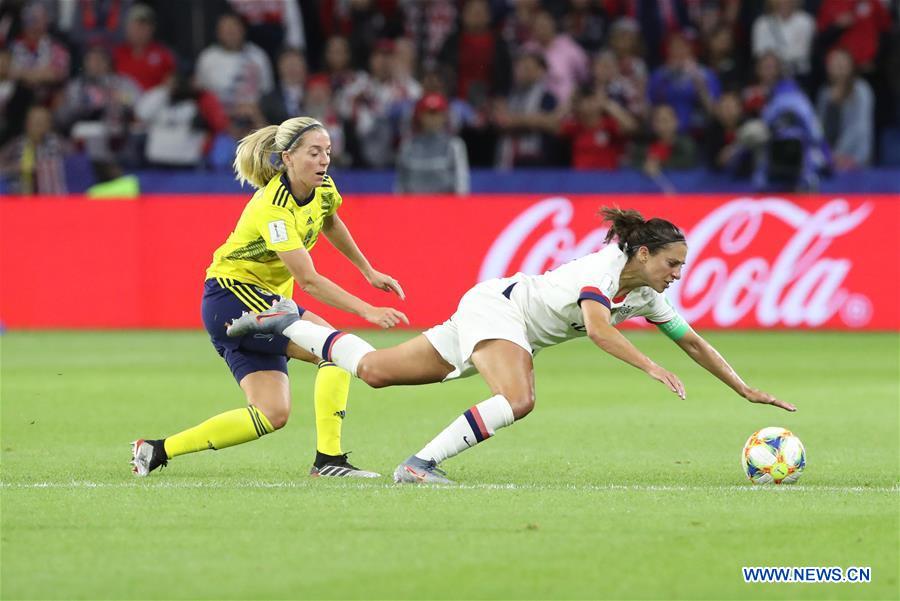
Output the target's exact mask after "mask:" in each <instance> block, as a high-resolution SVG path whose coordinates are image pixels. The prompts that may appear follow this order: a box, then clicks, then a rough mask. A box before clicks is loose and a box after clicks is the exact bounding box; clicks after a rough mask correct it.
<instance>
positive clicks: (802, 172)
mask: <svg viewBox="0 0 900 601" xmlns="http://www.w3.org/2000/svg"><path fill="white" fill-rule="evenodd" d="M756 72H757V77H758V78H759V85H758V86H757V87H756V88H754V89H753V96H755V98H754V97H751V99H752V101H753V105H752V106H753V108H754V109H755V108H756V106H755V105H757V104H760V103H761V104H762V106H761V109H760V110H759V117H760V119H761V125H760V123H759V122H758V121H754V122H751V123H747V124H745V125H744V126H743V127H742V134H741V137H742V138H743V144H745V145H746V146H748V147H751V148H752V147H754V146H755V147H756V150H755V152H754V154H755V168H754V174H753V178H754V185H755V186H756V187H757V188H760V189H761V188H766V187H770V186H771V185H773V184H777V185H778V186H779V187H786V189H788V190H810V189H815V188H816V187H817V186H818V181H819V176H820V174H822V173H823V172H825V170H827V169H828V168H829V167H830V157H829V151H828V146H827V143H826V142H825V139H824V136H823V133H822V127H821V124H820V123H819V120H818V118H817V117H816V113H815V109H813V106H812V103H811V102H810V101H809V98H808V97H807V96H806V94H805V93H804V92H803V90H801V89H800V87H799V86H798V85H797V83H796V82H795V81H794V79H793V78H792V77H790V76H788V75H786V74H785V73H784V71H783V69H782V66H781V61H780V59H779V58H778V56H777V55H776V54H775V53H774V52H768V53H765V54H763V56H761V57H760V58H759V59H758V60H757V67H756ZM745 130H746V131H749V132H752V133H749V134H747V133H746V132H745Z"/></svg>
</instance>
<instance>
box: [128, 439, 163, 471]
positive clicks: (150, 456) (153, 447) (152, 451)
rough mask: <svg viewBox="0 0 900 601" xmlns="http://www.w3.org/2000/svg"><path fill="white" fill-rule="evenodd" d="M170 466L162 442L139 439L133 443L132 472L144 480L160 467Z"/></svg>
mask: <svg viewBox="0 0 900 601" xmlns="http://www.w3.org/2000/svg"><path fill="white" fill-rule="evenodd" d="M168 464H169V458H168V457H167V456H166V447H165V444H164V443H163V441H162V440H144V439H138V440H135V441H134V442H132V443H131V471H132V472H133V473H134V475H135V476H139V477H141V478H143V477H144V476H147V475H149V474H150V472H152V471H153V470H155V469H156V468H158V467H165V466H167V465H168Z"/></svg>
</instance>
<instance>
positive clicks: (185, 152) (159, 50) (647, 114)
mask: <svg viewBox="0 0 900 601" xmlns="http://www.w3.org/2000/svg"><path fill="white" fill-rule="evenodd" d="M898 22H900V0H805V1H804V0H719V1H709V0H443V1H437V0H434V1H431V0H155V1H152V0H145V1H137V0H29V1H24V0H23V1H17V0H4V1H2V2H0V109H2V116H3V117H2V121H0V173H2V175H3V177H4V178H5V179H6V181H7V184H8V186H7V188H8V189H9V190H11V191H14V192H17V193H21V194H36V193H39V194H56V193H65V191H66V180H65V173H64V171H65V160H66V157H68V156H70V155H71V154H72V153H78V154H80V155H82V156H85V157H87V159H88V160H89V163H90V165H91V167H92V169H93V171H94V176H95V178H96V180H97V181H101V182H102V181H107V180H113V179H115V178H117V177H119V176H121V175H122V174H123V173H125V172H128V171H131V170H135V169H141V168H172V169H184V168H188V169H211V170H223V171H225V170H228V169H229V168H230V164H231V161H232V159H233V156H234V149H235V144H236V141H237V140H239V139H240V138H241V137H242V136H244V135H245V134H247V133H249V132H250V131H252V130H254V129H256V128H259V127H261V126H263V125H266V124H269V123H279V122H281V121H283V120H284V119H286V118H288V117H291V116H297V115H311V116H313V117H315V118H317V119H318V120H320V121H321V122H322V123H323V124H324V125H325V127H327V129H328V131H329V132H330V134H331V139H332V144H333V161H334V163H335V164H336V165H338V166H341V167H352V168H359V169H396V170H397V189H398V191H400V192H456V193H465V192H466V191H467V190H468V172H469V166H476V167H490V168H496V169H513V168H528V167H570V168H573V169H596V170H612V169H618V168H620V167H634V168H636V169H640V170H643V172H644V173H646V174H647V176H648V177H651V178H654V179H656V180H658V181H659V182H660V185H661V186H663V187H665V185H666V176H665V173H666V172H667V171H669V170H677V169H691V168H696V167H706V168H708V169H711V170H715V171H720V172H723V173H726V174H730V175H731V176H733V177H735V178H746V179H748V180H749V181H752V182H753V184H754V185H756V186H759V187H764V186H766V185H770V184H771V183H772V182H777V181H782V182H786V184H785V185H787V186H788V187H789V188H791V189H798V190H799V189H814V188H815V186H816V183H817V181H818V180H819V178H821V177H825V176H827V175H828V174H829V173H831V172H835V171H847V170H854V169H859V168H863V167H866V166H869V165H873V164H898V161H900V149H898V148H896V147H895V145H893V144H888V143H883V142H885V141H886V140H888V139H893V140H895V141H898V140H900V136H898V135H897V132H898V131H900V29H898ZM890 136H894V137H893V138H890ZM882 137H884V140H882Z"/></svg>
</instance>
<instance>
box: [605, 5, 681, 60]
mask: <svg viewBox="0 0 900 601" xmlns="http://www.w3.org/2000/svg"><path fill="white" fill-rule="evenodd" d="M689 2H693V0H612V2H611V3H612V4H618V5H622V4H624V5H626V6H625V8H624V10H623V9H621V8H620V9H619V12H621V13H623V14H626V15H628V16H629V17H630V18H633V19H634V22H635V26H636V27H635V30H636V31H639V32H640V36H641V41H642V42H643V45H644V55H643V56H644V58H645V59H646V60H647V63H648V64H649V65H650V67H651V68H653V67H656V66H658V65H660V64H661V63H662V62H663V59H664V52H663V49H664V48H665V46H666V45H667V44H668V42H669V37H670V36H671V35H673V34H676V33H679V32H683V31H685V30H686V29H688V27H689V25H690V24H691V23H690V16H689V11H688V3H689Z"/></svg>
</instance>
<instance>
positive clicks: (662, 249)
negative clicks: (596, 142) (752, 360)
mask: <svg viewBox="0 0 900 601" xmlns="http://www.w3.org/2000/svg"><path fill="white" fill-rule="evenodd" d="M673 123H674V115H673ZM601 215H602V217H603V220H604V221H605V222H608V223H609V228H608V233H607V235H606V238H605V240H604V242H605V243H606V244H607V246H606V247H605V248H603V249H602V250H600V251H599V252H596V253H591V254H588V255H586V256H582V257H578V258H575V259H573V260H570V261H568V262H567V263H565V264H563V265H561V266H559V267H557V268H555V269H552V270H550V271H548V272H546V273H544V274H542V275H523V274H516V275H515V276H512V277H508V278H497V279H491V280H487V281H485V282H482V283H480V284H477V285H476V286H475V287H473V288H471V289H469V291H468V292H466V294H465V295H463V297H462V299H460V301H459V307H458V308H457V310H456V312H455V313H454V314H453V316H452V317H451V319H449V320H447V321H446V322H444V323H443V324H441V325H438V326H435V327H434V328H431V329H429V330H427V331H425V332H424V333H423V334H420V335H418V336H417V337H416V338H413V339H412V340H409V341H407V342H404V343H402V344H400V345H398V346H394V347H391V348H387V349H379V350H375V349H374V348H373V347H372V346H371V345H370V344H369V343H368V342H366V341H365V340H363V339H361V338H359V337H358V336H355V335H353V334H347V333H344V332H340V331H338V330H334V329H333V328H331V327H322V326H320V325H318V324H316V323H314V322H311V321H310V320H302V319H301V315H302V311H301V310H299V308H298V307H297V305H296V303H294V301H292V300H290V299H288V298H285V299H282V300H280V301H278V302H277V303H275V305H273V307H271V308H270V309H267V310H266V311H263V312H262V313H261V314H260V315H253V314H251V315H244V316H242V317H240V318H238V319H237V320H235V321H234V322H233V323H232V325H231V326H230V327H229V328H228V335H229V336H233V337H236V338H237V337H241V336H244V337H250V336H252V335H258V334H274V335H284V336H287V337H288V338H290V340H291V342H293V343H294V344H296V345H297V346H298V347H300V348H303V349H305V350H307V351H317V352H322V351H321V350H320V349H327V351H325V352H324V355H325V357H323V358H324V359H325V360H327V361H333V362H334V363H335V364H337V365H338V366H340V367H341V368H343V369H346V370H347V371H349V372H350V373H351V374H353V375H355V376H357V377H358V378H360V379H361V380H363V381H364V382H365V383H367V384H368V385H369V386H372V387H373V388H383V387H386V386H395V385H404V384H405V385H409V384H427V383H434V382H446V381H449V380H454V379H457V378H464V377H467V376H471V375H474V374H475V373H479V374H480V375H481V376H482V378H484V380H485V382H486V383H487V385H488V388H489V389H490V391H491V393H490V394H491V395H492V396H491V397H490V398H488V399H487V400H484V401H482V402H480V403H478V404H477V405H475V406H473V407H471V408H470V409H469V410H467V411H466V412H465V413H464V414H463V415H460V416H459V417H458V418H456V419H455V420H454V421H453V422H452V423H451V424H450V425H449V426H447V428H445V429H444V430H443V431H442V432H441V433H439V434H438V435H437V436H435V437H434V438H433V439H432V440H431V441H430V442H429V443H428V444H426V445H425V447H423V448H422V449H421V450H420V451H418V452H417V453H416V454H414V455H411V456H410V457H409V458H407V459H406V460H405V461H403V462H402V463H401V464H400V465H398V466H397V468H396V469H395V470H394V481H395V482H398V483H410V484H453V482H452V481H451V480H450V479H448V478H447V477H446V474H445V472H444V471H443V470H441V469H440V468H438V467H437V466H438V465H439V464H440V463H442V462H443V461H444V460H446V459H449V458H450V457H453V456H455V455H458V454H459V453H461V452H463V451H465V450H467V449H469V448H471V447H473V446H476V445H477V444H478V443H479V442H483V441H484V440H487V439H488V438H490V437H491V436H493V435H494V434H495V433H496V431H497V430H499V429H500V428H504V427H507V426H511V425H512V424H513V423H514V422H515V421H517V420H521V419H522V418H524V417H525V416H527V415H528V414H529V413H531V411H532V410H533V409H534V406H535V384H534V356H535V355H537V354H538V352H539V351H540V350H541V349H543V348H548V347H551V346H555V345H557V344H560V343H563V342H565V341H567V340H572V339H575V338H578V337H581V336H585V335H586V336H587V337H588V338H589V339H590V341H591V342H592V343H594V344H595V345H596V346H597V347H598V348H600V349H602V350H604V351H606V352H607V353H609V354H610V355H612V356H613V357H616V358H617V359H620V360H621V361H623V362H624V363H628V364H630V365H634V366H637V367H640V368H641V369H642V370H643V371H644V372H646V373H647V375H649V376H650V377H651V378H652V379H654V380H657V381H658V382H660V383H661V384H663V385H664V386H665V387H666V388H667V389H668V390H670V391H671V392H673V393H675V394H676V395H678V397H679V398H681V399H684V398H685V389H684V384H682V382H681V380H680V379H679V378H678V376H676V375H675V374H674V373H672V372H670V371H668V370H665V369H663V368H661V367H660V366H659V365H657V364H656V363H655V362H653V361H652V360H651V359H650V358H649V357H647V356H645V355H644V354H643V353H641V352H640V351H639V350H638V349H637V348H635V347H634V346H632V344H631V343H630V342H628V339H627V338H625V337H624V336H622V334H621V333H619V331H618V330H617V329H616V328H615V326H616V325H617V324H619V323H621V322H622V321H624V320H625V319H628V318H634V317H638V316H642V317H644V318H645V319H646V320H647V321H649V322H650V323H652V324H656V325H657V326H658V327H659V328H660V330H661V331H662V332H664V333H665V334H666V335H667V336H668V337H669V338H671V339H672V340H673V341H675V342H676V343H677V344H678V345H679V347H681V349H682V350H683V351H685V353H687V354H688V356H690V357H691V358H692V359H693V360H694V361H695V362H696V363H697V364H698V365H700V366H701V367H703V368H704V369H705V370H707V371H708V372H709V373H711V374H712V375H714V376H715V377H716V378H718V379H719V380H721V381H722V382H723V383H724V384H725V385H726V386H728V387H730V388H731V389H732V390H733V391H734V392H735V393H737V394H738V395H740V396H741V397H742V398H744V399H746V400H747V401H749V402H751V403H761V404H765V405H771V406H773V407H778V408H781V409H784V410H785V411H796V407H794V406H793V405H791V404H790V403H785V402H784V401H781V400H779V399H777V398H776V397H774V396H773V395H771V394H769V393H766V392H763V391H761V390H758V389H756V388H751V387H750V386H748V385H747V384H746V383H745V382H744V381H743V380H742V379H741V377H740V376H739V375H738V374H737V372H735V371H734V369H733V368H732V367H731V366H730V365H728V363H727V362H726V361H725V359H724V358H723V357H722V355H721V354H719V352H718V351H716V350H715V349H714V348H713V347H712V346H711V345H710V344H709V343H708V342H706V341H705V340H704V339H703V338H702V337H700V336H699V335H698V334H697V333H696V332H695V331H694V330H693V329H692V328H691V327H690V325H688V323H687V322H686V321H685V320H684V318H683V317H681V316H680V315H679V314H678V313H677V311H676V310H675V309H674V308H673V307H672V305H671V304H670V303H669V302H668V301H667V299H666V297H665V294H664V292H665V290H666V289H667V288H668V287H669V286H670V285H671V284H672V283H674V282H675V281H676V280H679V279H680V278H681V275H682V268H683V265H684V263H685V259H686V257H687V251H688V249H687V246H686V245H685V236H684V232H682V231H681V229H679V228H678V226H676V225H674V224H673V223H671V222H669V221H666V220H664V219H659V218H654V219H649V220H645V219H644V218H643V217H642V216H641V214H640V213H638V212H637V211H623V210H621V209H611V208H606V207H604V208H603V209H601ZM610 242H613V244H609V243H610ZM262 316H265V317H262Z"/></svg>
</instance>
